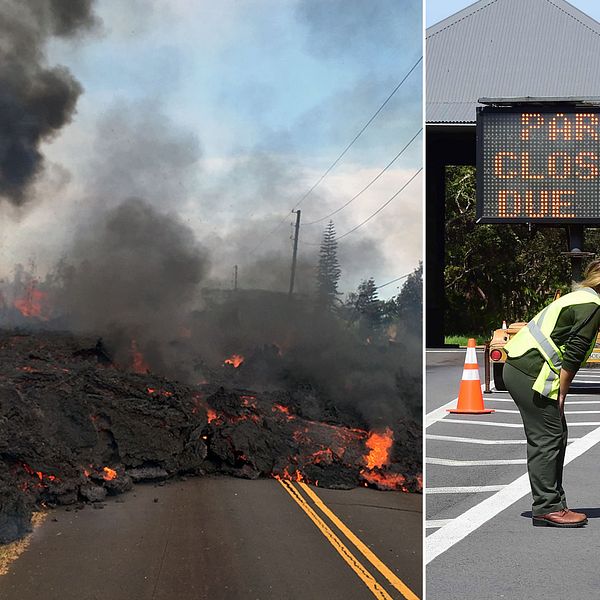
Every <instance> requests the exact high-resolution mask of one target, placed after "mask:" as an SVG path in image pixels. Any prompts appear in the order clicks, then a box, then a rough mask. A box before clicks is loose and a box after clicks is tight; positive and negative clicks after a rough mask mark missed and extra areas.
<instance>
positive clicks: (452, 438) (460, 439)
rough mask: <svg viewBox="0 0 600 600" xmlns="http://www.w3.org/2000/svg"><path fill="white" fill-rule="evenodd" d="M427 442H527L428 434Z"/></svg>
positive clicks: (522, 442)
mask: <svg viewBox="0 0 600 600" xmlns="http://www.w3.org/2000/svg"><path fill="white" fill-rule="evenodd" d="M426 439H428V440H441V441H443V442H463V443H465V444H486V445H487V444H489V445H493V444H498V445H505V444H506V445H508V444H526V443H527V440H526V439H522V440H481V439H476V438H467V437H455V436H453V435H435V434H433V433H428V434H427V436H426Z"/></svg>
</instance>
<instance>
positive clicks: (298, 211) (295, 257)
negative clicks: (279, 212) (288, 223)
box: [289, 210, 301, 298]
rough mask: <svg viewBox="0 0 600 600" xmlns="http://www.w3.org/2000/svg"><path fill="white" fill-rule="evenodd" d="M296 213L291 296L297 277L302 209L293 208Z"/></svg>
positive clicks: (290, 295)
mask: <svg viewBox="0 0 600 600" xmlns="http://www.w3.org/2000/svg"><path fill="white" fill-rule="evenodd" d="M292 212H293V213H296V226H295V228H294V238H293V240H294V253H293V255H292V273H291V275H290V291H289V297H290V298H291V297H292V294H293V293H294V280H295V279H296V262H297V260H298V236H299V235H300V212H301V211H300V210H293V211H292Z"/></svg>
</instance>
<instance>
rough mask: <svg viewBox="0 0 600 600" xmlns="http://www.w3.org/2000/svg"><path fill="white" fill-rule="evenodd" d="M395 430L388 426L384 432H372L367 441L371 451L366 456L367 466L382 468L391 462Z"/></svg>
mask: <svg viewBox="0 0 600 600" xmlns="http://www.w3.org/2000/svg"><path fill="white" fill-rule="evenodd" d="M393 443H394V432H393V431H392V430H391V429H390V428H389V427H387V428H386V429H385V431H384V432H383V433H377V432H372V433H371V434H370V435H369V438H368V439H367V441H366V445H367V448H368V449H369V453H368V454H367V455H366V456H365V462H366V464H367V468H369V469H375V468H377V467H379V468H381V467H383V466H384V465H387V464H388V463H389V462H390V451H391V449H392V444H393Z"/></svg>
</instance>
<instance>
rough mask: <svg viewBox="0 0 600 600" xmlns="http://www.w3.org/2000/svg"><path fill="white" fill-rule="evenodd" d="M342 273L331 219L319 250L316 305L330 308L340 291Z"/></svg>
mask: <svg viewBox="0 0 600 600" xmlns="http://www.w3.org/2000/svg"><path fill="white" fill-rule="evenodd" d="M341 274H342V270H341V269H340V263H339V261H338V258H337V240H336V239H335V227H334V225H333V221H329V223H328V225H327V227H326V229H325V231H324V232H323V239H322V241H321V249H320V250H319V265H318V267H317V305H318V306H319V307H320V308H324V309H328V310H331V308H333V305H334V303H335V302H336V300H337V298H338V296H339V295H340V293H339V292H338V281H339V279H340V276H341Z"/></svg>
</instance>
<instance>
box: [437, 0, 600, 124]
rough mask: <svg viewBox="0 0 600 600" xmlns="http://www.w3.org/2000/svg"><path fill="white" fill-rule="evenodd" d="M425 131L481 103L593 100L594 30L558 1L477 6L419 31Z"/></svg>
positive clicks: (510, 0)
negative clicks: (487, 100)
mask: <svg viewBox="0 0 600 600" xmlns="http://www.w3.org/2000/svg"><path fill="white" fill-rule="evenodd" d="M426 50H427V69H426V73H427V104H426V121H427V123H441V124H443V123H447V124H453V123H474V122H475V107H476V106H478V103H477V100H478V99H479V98H483V97H488V98H490V97H492V98H494V97H496V98H498V97H502V98H506V97H511V96H514V97H527V96H535V97H549V96H553V97H557V96H569V97H573V96H580V97H586V96H600V23H598V22H597V21H595V20H594V19H592V18H591V17H589V16H588V15H586V14H585V13H583V12H581V11H580V10H578V9H577V8H575V7H574V6H572V5H571V4H569V3H568V2H565V1H564V0H479V2H476V3H475V4H472V5H471V6H468V7H467V8H465V9H463V10H461V11H460V12H458V13H456V14H454V15H452V16H450V17H448V18H447V19H444V20H443V21H440V22H439V23H438V24H436V25H433V26H432V27H429V28H428V29H427V48H426Z"/></svg>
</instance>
